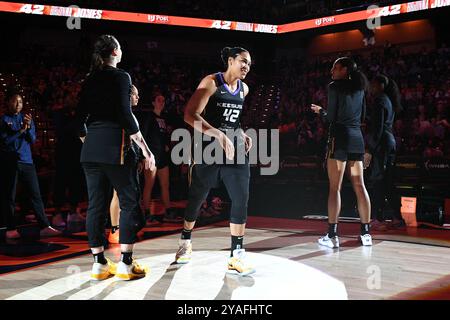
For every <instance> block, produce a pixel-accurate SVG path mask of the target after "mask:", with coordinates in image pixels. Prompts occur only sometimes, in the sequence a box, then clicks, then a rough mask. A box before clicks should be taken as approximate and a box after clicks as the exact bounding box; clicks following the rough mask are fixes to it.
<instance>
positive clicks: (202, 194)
mask: <svg viewBox="0 0 450 320" xmlns="http://www.w3.org/2000/svg"><path fill="white" fill-rule="evenodd" d="M222 61H223V63H224V66H225V68H226V71H225V72H218V73H216V74H211V75H208V76H206V77H205V78H203V80H202V81H201V82H200V84H199V86H198V87H197V89H196V91H195V92H194V94H193V95H192V97H191V99H190V100H189V102H188V104H187V106H186V109H185V113H184V120H185V121H186V122H187V123H188V124H189V125H191V126H192V127H194V129H196V130H198V131H200V130H201V132H202V133H203V134H205V135H208V136H210V137H212V138H213V139H212V142H213V143H219V144H220V147H221V148H222V149H223V152H224V155H225V157H226V159H228V160H229V161H228V162H230V160H233V161H231V162H232V163H233V164H229V163H225V164H220V163H213V164H205V163H198V164H194V165H193V167H192V177H191V185H190V189H189V197H188V205H187V207H186V211H185V221H184V229H183V231H182V233H181V240H180V244H179V249H178V252H177V253H176V256H175V261H176V262H177V263H187V262H189V261H190V259H191V253H192V242H191V233H192V229H193V228H194V225H195V221H196V219H197V217H198V213H199V210H200V207H201V205H202V203H203V201H204V200H205V199H206V197H207V196H208V193H209V191H210V189H211V188H213V187H217V185H218V183H219V182H220V181H223V183H224V185H225V187H226V189H227V191H228V194H229V195H230V199H231V202H232V205H231V212H230V231H231V253H230V258H229V261H228V270H229V271H230V272H233V273H237V274H240V275H247V274H251V273H253V272H255V269H254V268H253V267H251V266H249V265H247V264H246V263H245V260H244V255H245V250H244V249H243V239H244V232H245V223H246V219H247V202H248V196H249V181H250V167H249V163H248V157H247V156H246V154H247V153H248V151H249V150H250V148H251V146H252V141H251V138H250V137H249V136H247V135H245V134H244V133H243V132H242V131H241V134H240V138H237V139H233V140H235V141H233V142H232V141H231V140H230V139H229V138H228V137H227V132H229V131H234V130H236V129H238V128H239V127H240V117H241V114H242V108H243V104H244V99H245V97H246V96H247V94H248V92H249V88H248V86H247V85H246V84H245V83H244V82H243V81H242V80H244V79H245V77H246V76H247V74H248V72H249V71H250V66H251V57H250V53H249V52H248V51H247V50H246V49H243V48H240V47H234V48H229V47H226V48H224V49H223V50H222ZM199 124H200V125H199ZM196 143H197V142H196ZM194 145H195V143H194ZM200 145H202V146H203V149H204V147H205V145H204V144H203V143H201V144H200ZM238 145H241V146H245V147H244V148H238ZM235 150H244V152H245V153H246V154H245V157H244V158H245V163H242V164H239V163H235V162H236V161H235V160H236V158H235ZM223 152H222V155H223ZM194 154H195V152H194ZM222 158H223V157H222ZM237 158H238V159H239V156H238V157H237ZM241 162H242V161H241Z"/></svg>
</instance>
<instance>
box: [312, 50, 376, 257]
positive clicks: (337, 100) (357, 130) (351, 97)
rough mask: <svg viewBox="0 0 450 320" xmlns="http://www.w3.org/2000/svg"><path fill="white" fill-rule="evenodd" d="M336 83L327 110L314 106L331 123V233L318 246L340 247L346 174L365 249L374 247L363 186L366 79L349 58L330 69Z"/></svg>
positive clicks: (367, 196)
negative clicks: (340, 218)
mask: <svg viewBox="0 0 450 320" xmlns="http://www.w3.org/2000/svg"><path fill="white" fill-rule="evenodd" d="M331 77H332V79H333V82H331V83H330V84H329V86H328V108H327V110H326V111H325V110H324V109H323V108H322V107H320V106H318V105H315V104H312V106H311V109H312V110H313V111H314V112H316V113H319V114H321V115H322V116H323V117H326V119H327V120H328V122H329V123H330V128H329V139H328V151H327V170H328V178H329V180H330V187H329V195H328V223H329V228H328V233H327V234H326V235H325V236H323V237H322V238H320V239H319V244H321V245H324V246H327V247H330V248H338V247H339V238H338V235H337V224H338V219H339V213H340V211H341V194H340V190H341V186H342V180H343V178H344V173H345V172H346V171H347V173H348V175H349V178H350V181H351V183H352V186H353V190H354V191H355V194H356V198H357V202H358V212H359V215H360V218H361V235H360V240H361V242H362V244H363V245H365V246H370V245H372V237H371V236H370V234H369V223H370V199H369V195H368V193H367V190H366V187H365V185H364V177H363V170H364V169H363V158H364V139H363V135H362V132H361V119H363V118H364V113H365V97H364V95H365V90H366V88H367V78H366V76H365V75H364V74H363V73H362V72H361V71H359V70H358V67H357V65H356V63H355V62H354V61H353V60H352V59H350V58H348V57H342V58H339V59H337V60H336V61H335V62H334V64H333V68H332V69H331Z"/></svg>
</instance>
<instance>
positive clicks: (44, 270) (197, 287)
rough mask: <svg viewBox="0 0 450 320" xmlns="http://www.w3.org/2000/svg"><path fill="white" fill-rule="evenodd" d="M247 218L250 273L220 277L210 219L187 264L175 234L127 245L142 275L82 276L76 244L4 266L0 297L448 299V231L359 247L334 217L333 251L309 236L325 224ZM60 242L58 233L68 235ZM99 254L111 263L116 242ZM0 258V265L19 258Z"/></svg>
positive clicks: (382, 238)
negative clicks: (178, 261) (51, 255)
mask: <svg viewBox="0 0 450 320" xmlns="http://www.w3.org/2000/svg"><path fill="white" fill-rule="evenodd" d="M247 225H248V230H247V232H246V237H245V242H244V246H245V248H246V250H247V252H248V260H249V261H250V262H251V263H252V264H253V265H254V266H255V268H256V270H257V272H256V273H255V274H253V275H251V276H247V277H238V276H236V275H228V274H226V262H227V257H228V255H229V251H228V250H229V249H228V248H229V245H230V237H229V229H228V226H227V222H218V223H215V224H213V225H209V226H206V227H201V228H198V229H196V230H195V231H194V233H193V244H194V253H193V257H192V261H191V263H189V264H187V265H174V264H172V262H173V260H174V254H175V252H176V250H177V242H178V238H179V234H178V232H176V233H173V234H167V235H165V236H161V237H158V238H153V239H148V240H144V241H142V242H139V243H138V244H137V245H136V251H135V254H134V256H135V258H137V259H138V261H139V262H141V263H143V264H146V265H148V266H149V267H150V269H151V272H150V274H149V275H148V276H147V277H145V278H143V279H140V280H136V281H129V282H123V281H117V280H115V279H114V278H110V279H108V280H105V281H101V282H95V281H91V280H89V273H90V268H91V264H92V258H91V256H90V255H89V254H85V252H86V251H82V255H78V256H76V255H75V256H73V257H71V256H64V257H63V258H61V259H62V260H58V259H57V258H55V259H53V260H49V261H47V262H45V263H44V264H42V265H38V266H34V267H33V266H32V265H30V266H31V267H27V268H25V269H18V270H16V271H14V272H6V273H3V274H2V275H0V299H40V300H46V299H82V300H84V299H93V300H97V299H122V300H126V299H187V300H200V299H206V300H211V299H221V300H228V299H244V300H252V299H262V300H265V299H270V300H276V299H450V231H447V230H434V229H411V228H408V229H406V230H403V231H398V230H397V231H389V232H384V233H376V232H374V233H373V236H374V245H373V246H372V247H362V246H361V245H360V244H359V242H358V240H357V239H358V238H357V235H358V232H359V224H357V223H341V225H340V234H341V237H340V238H341V247H340V248H339V249H334V250H333V249H327V248H323V247H320V246H319V245H318V244H317V242H316V241H317V238H318V236H319V235H321V233H322V231H323V230H325V229H326V223H325V222H324V221H314V220H291V219H275V218H262V217H249V221H248V224H247ZM47 241H50V240H47ZM65 241H66V242H65V243H64V240H63V239H58V242H59V244H64V245H67V242H70V241H73V239H66V240H65ZM83 241H84V240H83ZM77 245H79V246H80V247H81V246H84V250H85V249H86V243H85V242H83V243H78V244H77ZM106 255H107V256H108V257H110V258H112V259H113V260H115V261H117V260H118V258H119V255H120V249H119V247H118V246H117V245H113V246H111V248H109V249H108V250H107V254H106ZM0 258H1V262H0V264H1V265H4V264H5V263H6V264H7V263H10V264H11V263H16V264H17V263H19V261H20V259H18V258H14V259H10V260H8V261H5V260H7V259H6V258H5V256H1V257H0ZM27 259H36V260H39V256H36V257H33V256H30V257H28V258H27Z"/></svg>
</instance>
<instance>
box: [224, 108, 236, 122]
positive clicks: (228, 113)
mask: <svg viewBox="0 0 450 320" xmlns="http://www.w3.org/2000/svg"><path fill="white" fill-rule="evenodd" d="M239 113H240V110H236V109H225V111H224V112H223V116H224V117H225V119H226V120H227V121H230V122H236V120H237V118H238V117H239Z"/></svg>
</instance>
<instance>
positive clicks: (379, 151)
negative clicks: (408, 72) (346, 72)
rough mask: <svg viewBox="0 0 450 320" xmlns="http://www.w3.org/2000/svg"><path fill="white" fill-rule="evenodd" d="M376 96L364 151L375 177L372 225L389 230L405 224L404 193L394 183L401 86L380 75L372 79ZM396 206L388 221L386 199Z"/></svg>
mask: <svg viewBox="0 0 450 320" xmlns="http://www.w3.org/2000/svg"><path fill="white" fill-rule="evenodd" d="M370 89H371V93H372V95H373V96H374V100H373V106H372V109H371V117H370V127H369V129H370V130H369V139H368V141H367V148H366V149H367V150H366V153H365V155H364V166H365V167H369V165H370V169H371V172H370V179H371V180H372V181H373V193H372V200H373V202H372V204H373V205H372V218H376V220H375V221H374V222H373V224H372V227H374V228H376V229H378V230H381V231H383V230H387V229H388V228H390V227H394V228H396V227H401V226H404V225H405V224H404V221H403V219H402V215H401V213H400V197H399V196H398V194H397V192H396V190H395V187H394V181H393V177H394V169H395V153H396V143H395V137H394V135H393V133H392V126H393V124H394V118H395V115H396V114H398V113H399V112H401V110H402V106H401V101H400V90H399V88H398V86H397V84H396V83H395V81H394V80H392V79H389V78H388V77H386V76H385V75H381V74H380V75H378V76H376V77H375V78H374V79H373V80H372V82H371V86H370ZM386 198H387V199H388V201H389V204H390V206H391V207H392V209H393V216H392V222H391V224H387V223H385V217H384V215H383V210H384V204H385V199H386Z"/></svg>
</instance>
